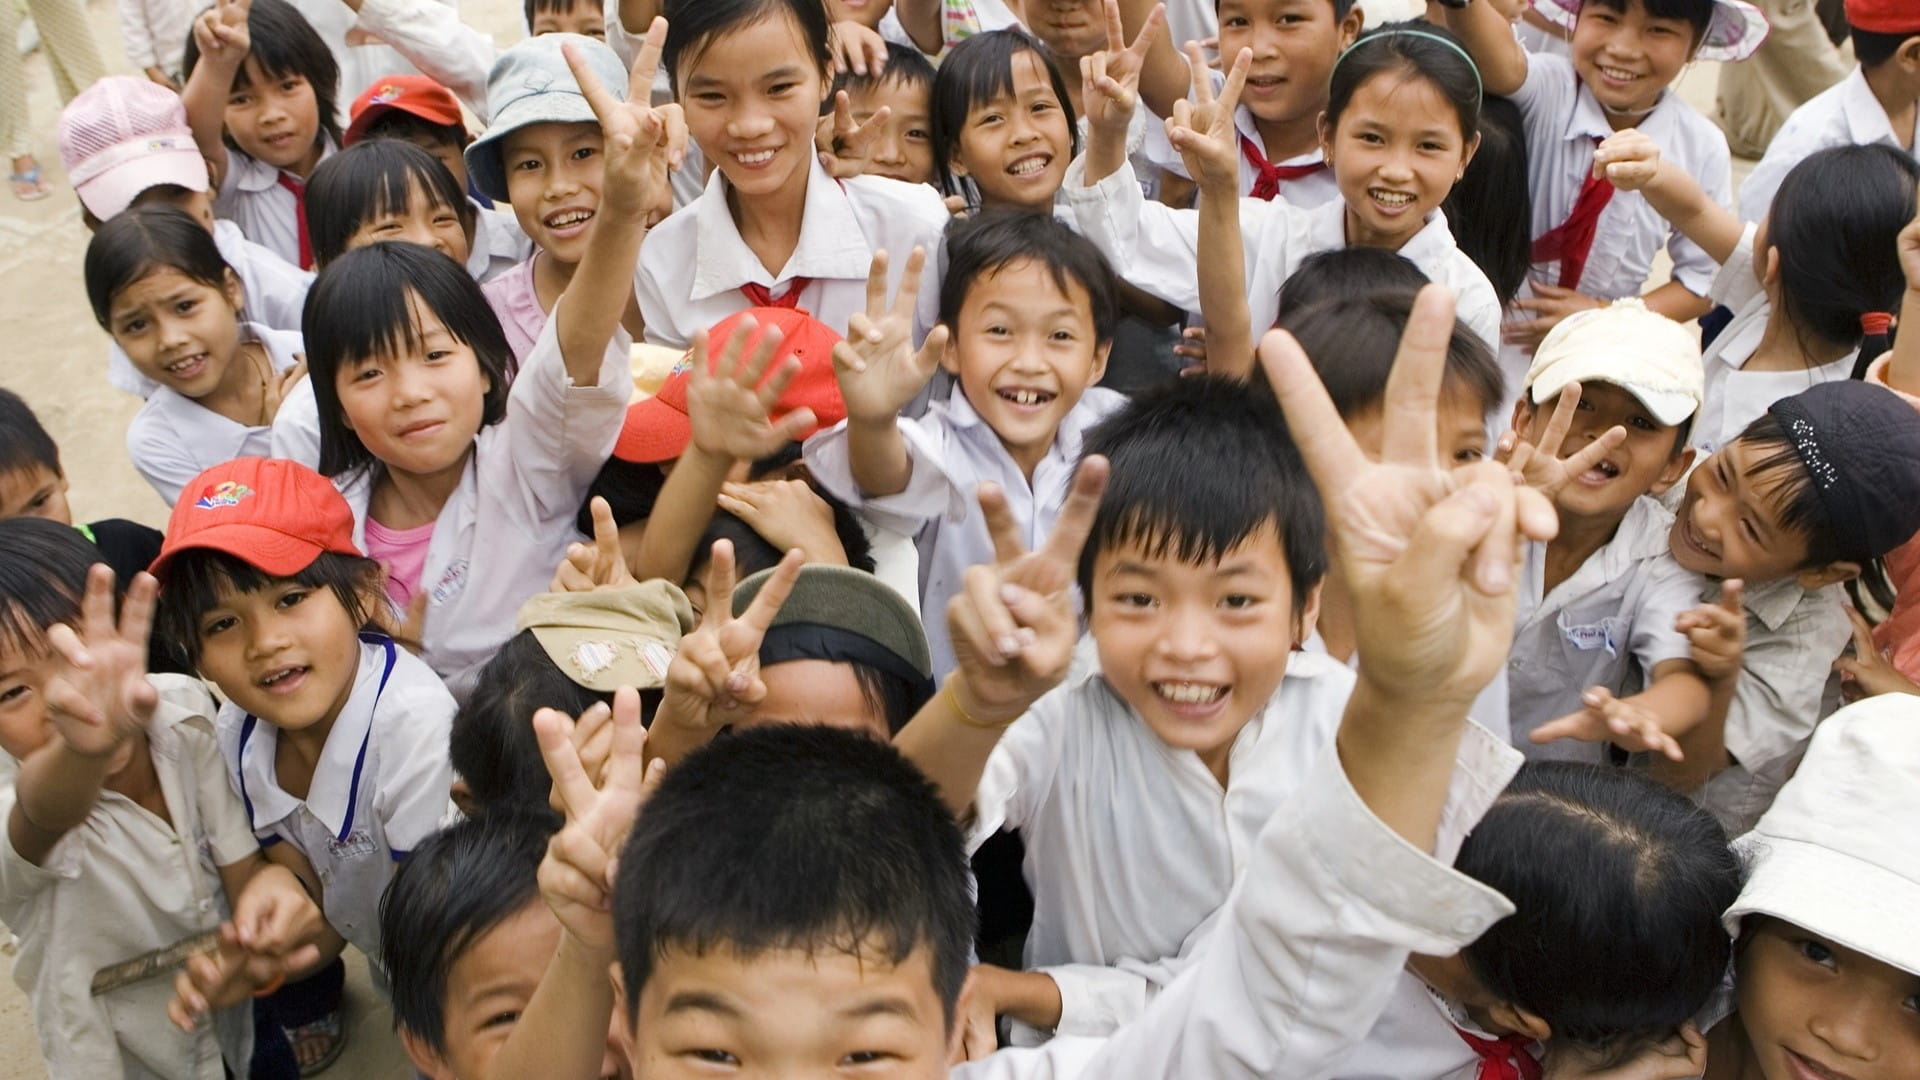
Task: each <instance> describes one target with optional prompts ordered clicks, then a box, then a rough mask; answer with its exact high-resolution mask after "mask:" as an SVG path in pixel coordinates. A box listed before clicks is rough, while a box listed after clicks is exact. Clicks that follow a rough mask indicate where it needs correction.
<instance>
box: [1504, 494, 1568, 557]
mask: <svg viewBox="0 0 1920 1080" xmlns="http://www.w3.org/2000/svg"><path fill="white" fill-rule="evenodd" d="M1513 501H1514V514H1513V522H1514V528H1515V529H1516V531H1518V533H1519V535H1520V537H1521V538H1523V539H1527V540H1532V541H1535V542H1537V543H1542V544H1544V543H1546V542H1547V541H1549V540H1551V539H1553V538H1554V537H1556V536H1558V535H1560V512H1559V511H1558V510H1555V509H1554V508H1553V500H1552V499H1549V498H1547V497H1546V496H1545V495H1543V494H1541V493H1540V492H1539V491H1536V490H1534V489H1533V488H1530V487H1526V486H1525V485H1521V486H1519V487H1517V488H1516V489H1515V490H1514V493H1513Z"/></svg>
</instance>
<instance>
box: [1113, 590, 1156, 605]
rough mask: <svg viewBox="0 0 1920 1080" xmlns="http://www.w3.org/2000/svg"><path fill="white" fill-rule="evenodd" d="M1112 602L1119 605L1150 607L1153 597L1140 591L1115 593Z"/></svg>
mask: <svg viewBox="0 0 1920 1080" xmlns="http://www.w3.org/2000/svg"><path fill="white" fill-rule="evenodd" d="M1113 602H1114V603H1116V604H1119V605H1120V606H1121V607H1130V608H1150V607H1152V606H1153V597H1151V596H1149V595H1147V594H1146V593H1142V592H1129V593H1117V594H1115V595H1114V597H1113Z"/></svg>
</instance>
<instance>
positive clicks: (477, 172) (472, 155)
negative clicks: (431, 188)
mask: <svg viewBox="0 0 1920 1080" xmlns="http://www.w3.org/2000/svg"><path fill="white" fill-rule="evenodd" d="M599 122H600V121H599V120H598V118H596V117H595V116H594V115H593V106H591V105H588V104H587V99H586V98H584V97H582V96H580V92H579V91H578V90H576V89H573V88H572V84H567V88H566V89H564V90H548V91H545V92H542V93H538V94H528V95H526V96H525V97H521V98H517V99H515V100H514V101H512V102H511V103H509V104H508V105H507V107H506V108H504V109H501V110H500V112H499V114H498V115H496V116H495V117H494V118H493V123H492V124H490V125H489V126H488V127H487V131H486V134H484V135H481V136H480V137H479V138H477V139H475V140H473V142H471V143H468V144H467V176H468V177H469V178H471V179H472V180H473V183H474V185H475V186H476V187H478V188H479V189H480V193H481V194H482V195H485V196H486V197H488V198H489V199H493V200H494V201H496V202H505V201H506V200H507V171H506V166H505V165H504V164H503V163H502V162H501V160H500V140H502V139H504V138H506V137H507V136H508V135H511V134H513V133H514V132H516V131H518V130H520V129H521V128H523V127H527V126H529V125H531V124H597V123H599Z"/></svg>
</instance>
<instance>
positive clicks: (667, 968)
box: [639, 943, 946, 1041]
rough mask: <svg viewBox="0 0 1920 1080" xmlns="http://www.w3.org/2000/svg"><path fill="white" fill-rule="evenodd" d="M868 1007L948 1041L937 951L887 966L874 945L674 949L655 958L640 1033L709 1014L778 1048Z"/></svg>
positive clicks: (921, 950)
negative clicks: (669, 1019) (668, 1020)
mask: <svg viewBox="0 0 1920 1080" xmlns="http://www.w3.org/2000/svg"><path fill="white" fill-rule="evenodd" d="M708 1005H718V1006H719V1009H718V1011H717V1012H716V1011H715V1010H712V1009H708V1008H706V1006H708ZM870 1006H878V1007H880V1008H879V1010H878V1011H882V1012H884V1013H885V1014H886V1015H887V1016H888V1017H890V1018H894V1019H898V1020H900V1021H902V1022H905V1023H907V1024H909V1025H911V1026H913V1027H915V1028H918V1029H921V1030H923V1031H924V1032H926V1033H928V1034H931V1035H932V1036H933V1037H935V1038H942V1037H944V1033H945V1026H946V1021H945V1012H944V1010H943V1009H942V1007H941V1004H940V996H939V992H938V991H937V990H936V989H935V987H934V982H933V953H932V951H931V950H930V949H928V948H927V946H926V945H925V944H921V945H917V946H915V947H914V949H913V951H912V952H910V953H908V954H907V955H906V956H905V957H904V958H902V959H901V961H900V962H899V963H897V964H896V963H891V962H889V960H888V956H887V950H886V949H884V948H881V947H878V946H877V945H875V944H873V943H867V944H865V945H863V946H862V947H861V949H860V951H859V952H858V953H855V952H851V951H848V950H846V949H844V948H841V947H838V946H836V945H833V944H822V945H821V946H820V947H819V948H816V949H810V950H809V949H794V948H772V949H763V950H760V951H758V952H754V953H752V954H746V953H743V952H741V951H740V950H738V949H734V948H731V947H726V946H722V947H718V948H714V949H709V950H707V951H705V952H701V953H695V952H692V951H690V950H687V949H684V948H679V947H669V948H667V949H666V950H664V951H663V952H662V953H661V954H660V955H659V956H658V957H656V958H655V962H654V966H653V971H652V973H651V974H650V975H649V976H648V978H647V984H646V986H645V987H644V988H643V989H642V990H641V993H640V1002H639V1011H640V1014H641V1023H640V1025H639V1031H640V1032H641V1033H642V1035H643V1036H644V1034H645V1033H646V1032H647V1031H648V1030H649V1028H650V1027H651V1025H650V1024H648V1023H647V1020H648V1019H649V1018H652V1019H656V1020H657V1019H659V1018H661V1017H663V1016H672V1015H676V1014H681V1013H692V1012H706V1013H708V1014H709V1015H720V1016H722V1018H723V1019H725V1020H726V1021H727V1022H729V1023H730V1024H732V1025H733V1026H735V1027H736V1028H738V1029H741V1030H743V1031H750V1032H752V1033H753V1034H754V1035H755V1036H756V1037H757V1038H761V1039H764V1040H768V1041H774V1040H779V1039H781V1038H783V1037H784V1036H787V1035H788V1034H789V1033H793V1034H795V1035H797V1034H798V1033H800V1032H803V1031H806V1030H808V1029H815V1030H817V1029H819V1028H820V1027H822V1026H837V1025H840V1024H844V1023H846V1022H848V1021H849V1020H850V1019H859V1018H860V1017H858V1016H856V1015H855V1014H856V1013H861V1012H865V1011H867V1010H866V1009H865V1008H863V1007H870ZM729 1014H730V1015H729Z"/></svg>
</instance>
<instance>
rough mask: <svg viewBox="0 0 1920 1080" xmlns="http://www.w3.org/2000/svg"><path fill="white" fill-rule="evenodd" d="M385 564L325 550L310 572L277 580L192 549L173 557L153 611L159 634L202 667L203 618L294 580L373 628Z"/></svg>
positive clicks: (229, 558) (230, 558) (241, 562)
mask: <svg viewBox="0 0 1920 1080" xmlns="http://www.w3.org/2000/svg"><path fill="white" fill-rule="evenodd" d="M381 573H382V571H381V569H380V564H379V563H377V562H374V561H373V560H372V559H368V558H364V557H362V556H359V555H341V554H339V553H338V552H333V551H323V552H321V553H320V554H319V555H316V556H314V560H313V561H312V562H311V563H308V564H307V566H306V568H305V569H303V570H301V571H299V572H298V573H295V574H290V575H287V576H286V577H277V576H275V575H273V574H269V573H267V572H266V571H264V570H262V569H260V568H259V567H257V566H255V565H253V564H252V563H250V562H247V561H246V560H245V559H242V558H240V557H239V556H237V555H229V554H227V553H226V552H224V551H215V550H213V549H212V548H188V549H186V550H185V551H181V552H179V553H178V554H176V555H174V556H173V558H172V559H170V560H169V561H168V562H167V565H166V566H165V567H164V568H163V570H162V573H161V575H160V604H159V607H158V608H157V609H156V610H155V612H154V628H155V630H156V632H157V633H159V634H160V635H161V636H162V637H164V638H166V639H167V640H168V641H171V642H173V643H174V645H175V646H176V647H177V648H178V649H179V650H180V652H181V655H182V656H183V657H184V658H185V660H186V662H187V663H188V664H189V665H190V666H198V665H199V663H200V617H201V616H202V615H205V614H206V613H207V612H208V611H210V610H212V609H213V608H214V607H216V606H218V605H219V604H220V603H221V602H222V601H223V600H224V599H225V598H226V597H229V596H234V595H236V594H239V593H249V592H252V591H254V590H255V589H264V588H268V587H270V586H272V585H274V584H276V583H278V582H282V581H291V582H294V583H296V584H298V585H301V586H303V587H305V588H308V589H326V590H328V591H330V592H332V593H333V595H334V598H335V599H337V600H339V601H340V606H341V607H343V608H345V609H346V612H347V618H348V619H349V620H350V621H351V622H352V623H353V625H354V626H356V627H359V628H362V629H372V628H374V626H373V619H374V612H375V610H376V608H375V606H374V605H377V604H384V603H385V602H386V594H385V593H384V592H382V591H381V589H380V581H381Z"/></svg>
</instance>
